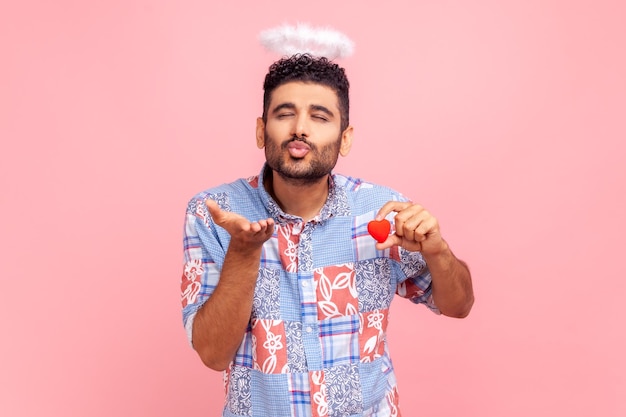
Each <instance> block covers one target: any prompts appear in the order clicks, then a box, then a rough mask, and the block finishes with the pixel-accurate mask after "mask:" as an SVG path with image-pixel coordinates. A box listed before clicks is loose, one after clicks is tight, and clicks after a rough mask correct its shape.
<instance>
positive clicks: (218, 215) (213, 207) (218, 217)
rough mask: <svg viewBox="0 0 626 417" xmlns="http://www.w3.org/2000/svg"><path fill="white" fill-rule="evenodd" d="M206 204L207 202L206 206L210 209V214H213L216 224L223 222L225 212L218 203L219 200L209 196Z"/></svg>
mask: <svg viewBox="0 0 626 417" xmlns="http://www.w3.org/2000/svg"><path fill="white" fill-rule="evenodd" d="M205 204H206V207H207V208H208V209H209V214H211V217H212V218H213V221H214V222H215V223H216V224H219V223H221V222H222V220H223V218H224V212H223V211H222V209H221V208H220V206H219V205H218V204H217V202H215V201H214V200H211V199H210V198H208V199H206V201H205Z"/></svg>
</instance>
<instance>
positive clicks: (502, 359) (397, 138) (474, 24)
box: [0, 0, 626, 417]
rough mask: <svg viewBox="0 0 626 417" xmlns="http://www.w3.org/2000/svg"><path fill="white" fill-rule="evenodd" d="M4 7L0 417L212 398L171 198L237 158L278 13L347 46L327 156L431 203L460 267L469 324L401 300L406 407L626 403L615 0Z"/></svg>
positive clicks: (244, 172) (622, 85)
mask: <svg viewBox="0 0 626 417" xmlns="http://www.w3.org/2000/svg"><path fill="white" fill-rule="evenodd" d="M4 3H5V4H3V5H2V6H1V7H0V58H1V60H2V63H1V65H0V80H1V81H0V140H1V144H2V151H1V152H0V184H1V192H0V210H1V216H0V236H1V238H0V239H1V245H2V247H1V251H0V253H1V254H2V255H1V259H2V260H1V262H0V298H1V302H0V326H1V327H0V328H1V331H2V335H3V336H2V337H3V339H2V343H1V344H0V358H1V359H0V415H2V416H22V417H31V416H64V417H74V416H90V417H101V416H183V415H185V416H216V415H217V413H218V410H219V409H220V408H221V400H222V392H221V377H220V375H219V374H217V373H214V372H212V371H210V370H208V369H206V368H203V366H202V365H201V363H200V361H199V360H198V359H197V357H196V355H195V353H194V352H193V351H192V350H191V349H190V348H189V347H188V346H187V344H186V341H185V336H184V332H183V328H182V324H181V317H180V308H179V294H178V286H179V277H180V274H181V259H182V254H181V233H182V221H183V214H184V209H185V205H186V202H187V200H188V198H189V197H191V195H193V194H194V193H195V192H197V191H200V190H201V189H203V188H205V187H208V186H210V185H215V184H219V183H222V182H224V181H230V180H232V179H235V178H238V177H241V176H248V175H251V174H255V173H257V172H258V169H259V167H260V163H261V162H262V160H263V156H262V153H261V152H260V151H258V150H257V149H256V146H255V143H254V127H255V117H256V116H257V115H259V113H260V109H261V107H260V106H261V82H262V78H263V75H264V74H265V71H266V69H267V66H268V65H269V64H270V63H271V62H272V60H273V59H274V58H276V57H275V56H273V55H271V54H269V53H266V52H265V51H263V50H262V48H261V47H260V46H259V44H258V42H257V40H256V35H257V33H258V32H259V31H261V30H262V29H266V28H268V27H272V26H275V25H278V24H281V23H284V22H290V23H295V22H297V21H302V22H309V23H312V24H319V25H326V24H328V25H331V26H334V27H336V28H338V29H341V30H342V31H344V32H345V33H346V34H348V35H349V36H350V37H352V39H353V40H354V41H355V42H356V53H355V55H354V56H353V57H352V58H349V59H347V60H344V61H342V64H343V65H345V67H346V68H347V70H348V74H349V76H350V77H351V81H352V87H353V90H352V98H353V113H352V122H353V124H354V125H355V128H356V135H357V136H356V142H355V144H354V147H353V152H352V153H351V155H350V156H349V157H348V158H345V159H342V160H341V161H340V165H339V167H338V171H340V172H344V173H348V174H351V175H356V176H362V177H364V178H367V179H369V180H372V181H376V182H381V183H385V184H388V185H391V186H393V187H394V188H397V189H399V190H402V191H403V192H405V193H406V194H407V195H409V196H410V197H412V198H413V199H414V200H416V201H419V202H421V203H423V204H424V205H426V206H427V207H428V208H429V209H430V210H431V211H432V212H433V213H435V214H436V215H437V216H438V217H439V219H440V222H441V223H442V228H443V232H444V234H445V236H447V239H448V240H449V241H450V242H451V244H452V245H453V248H454V249H455V251H456V253H457V255H459V256H460V257H461V258H463V259H465V260H466V261H468V262H469V264H470V265H471V267H472V271H473V274H474V279H475V289H476V295H477V302H476V305H475V308H474V311H473V312H472V314H471V315H470V317H469V318H467V319H465V320H462V321H459V320H453V319H447V318H442V317H435V316H434V315H431V314H430V313H428V312H427V310H426V309H424V308H421V307H418V308H414V307H413V306H410V305H409V304H408V303H407V302H401V300H397V301H396V303H397V304H395V306H394V308H395V310H393V311H392V314H393V315H392V324H391V334H390V342H391V349H392V354H393V355H394V360H395V364H396V367H397V369H398V374H399V379H400V390H401V391H400V394H401V404H402V406H403V409H404V413H405V415H406V416H409V417H410V416H438V417H444V416H455V417H456V416H481V417H496V416H498V417H499V416H508V417H516V416H520V417H521V416H528V415H533V416H569V417H588V416H592V415H602V416H606V417H617V416H624V415H626V400H625V398H626V396H624V393H625V392H626V376H625V375H626V363H625V359H624V353H623V352H624V351H626V341H625V337H624V328H625V320H624V319H625V313H624V307H623V304H622V300H623V298H624V291H625V290H626V285H625V282H626V280H625V279H624V278H625V277H624V275H625V274H624V268H623V265H624V254H623V249H624V247H625V245H624V240H623V235H624V233H626V221H625V220H624V212H625V211H626V204H625V202H624V201H625V197H624V196H625V195H626V185H625V183H626V168H625V163H624V160H625V156H626V145H624V143H625V139H626V76H625V75H624V74H626V60H625V53H624V51H625V50H626V25H625V24H624V18H625V16H626V7H625V6H624V3H623V2H621V1H618V0H616V1H613V2H611V1H608V0H604V1H602V0H598V1H593V2H592V1H548V0H541V1H540V0H524V1H521V0H520V1H508V2H503V1H497V0H491V1H487V0H482V1H452V0H451V1H408V0H407V1H393V0H392V1H387V2H376V5H375V6H368V5H367V3H368V2H364V1H345V0H344V1H336V0H328V1H326V0H322V1H319V2H315V3H310V2H300V3H297V2H295V3H294V2H292V1H275V2H271V4H270V3H269V2H249V4H248V3H244V4H245V6H243V5H242V4H239V2H210V1H179V2H169V1H165V0H154V1H148V0H124V1H121V0H116V1H113V0H111V1H106V2H105V1H102V2H95V1H86V2H76V1H67V0H66V1H63V0H60V1H55V2H51V1H33V0H29V1H20V2H12V3H10V2H4ZM371 3H374V2H371ZM383 3H384V4H385V6H382V5H381V4H383ZM394 311H395V312H394Z"/></svg>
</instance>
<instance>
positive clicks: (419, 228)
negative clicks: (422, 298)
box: [376, 201, 474, 318]
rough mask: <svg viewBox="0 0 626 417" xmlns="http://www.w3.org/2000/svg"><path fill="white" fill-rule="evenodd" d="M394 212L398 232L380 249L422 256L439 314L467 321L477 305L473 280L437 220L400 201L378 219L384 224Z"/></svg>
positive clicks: (421, 208) (412, 205) (391, 203)
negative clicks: (392, 248)
mask: <svg viewBox="0 0 626 417" xmlns="http://www.w3.org/2000/svg"><path fill="white" fill-rule="evenodd" d="M392 211H395V212H397V214H396V216H395V219H394V222H395V229H396V232H395V234H392V235H390V236H389V237H388V238H387V240H386V241H385V242H383V243H378V244H376V247H377V248H378V249H380V250H382V249H387V248H389V247H391V246H394V245H398V246H402V247H403V248H405V249H406V250H409V251H417V252H421V254H422V256H423V257H424V260H425V261H426V264H427V265H428V269H429V270H430V274H431V277H432V289H433V299H434V301H435V304H436V305H437V307H438V308H439V311H441V313H442V314H444V315H446V316H450V317H457V318H463V317H466V316H467V315H468V314H469V312H470V310H471V308H472V305H473V304H474V291H473V289H472V278H471V275H470V272H469V269H468V267H467V265H466V264H465V263H464V262H463V261H461V260H459V259H458V258H457V257H456V256H455V255H454V254H453V253H452V251H451V250H450V247H449V246H448V243H447V242H446V241H445V240H444V239H443V238H442V236H441V233H440V230H439V222H438V221H437V219H436V218H435V217H434V216H432V215H431V214H430V213H429V212H428V211H427V210H425V209H424V208H423V207H422V206H420V205H417V204H413V203H410V202H400V201H390V202H388V203H387V204H385V205H384V206H383V207H382V208H381V209H380V211H379V212H378V215H377V216H376V219H377V220H382V219H383V218H384V217H385V216H386V215H387V214H388V213H390V212H392Z"/></svg>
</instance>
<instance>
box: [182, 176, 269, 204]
mask: <svg viewBox="0 0 626 417" xmlns="http://www.w3.org/2000/svg"><path fill="white" fill-rule="evenodd" d="M258 185H259V176H258V175H256V176H251V177H247V178H239V179H238V180H236V181H233V182H229V183H224V184H221V185H218V186H214V187H211V188H207V189H205V190H202V191H200V192H198V193H197V194H195V195H194V196H193V197H191V199H189V202H188V204H187V212H189V213H195V212H196V211H197V209H198V206H204V202H205V201H206V200H207V199H211V200H215V201H217V202H218V204H219V205H220V206H221V207H222V208H223V209H228V207H229V205H230V202H231V201H232V200H233V199H240V198H243V199H246V198H250V197H251V196H253V195H256V194H258Z"/></svg>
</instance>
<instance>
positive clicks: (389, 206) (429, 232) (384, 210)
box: [376, 201, 446, 255]
mask: <svg viewBox="0 0 626 417" xmlns="http://www.w3.org/2000/svg"><path fill="white" fill-rule="evenodd" d="M392 211H395V212H396V213H398V214H396V216H395V218H394V224H395V229H396V231H395V233H394V234H392V235H389V237H388V238H387V240H385V241H384V242H382V243H377V244H376V248H377V249H379V250H383V249H387V248H390V247H392V246H394V245H398V246H401V247H403V248H404V249H406V250H409V251H413V252H422V254H424V255H430V254H437V253H439V252H441V251H442V250H444V249H445V248H446V243H445V241H444V240H443V238H442V237H441V233H440V231H439V222H438V221H437V219H436V218H435V217H434V216H433V215H432V214H430V213H429V212H428V211H427V210H426V209H425V208H424V207H422V206H420V205H419V204H413V203H411V202H401V201H389V202H387V203H386V204H385V205H384V206H382V207H381V208H380V210H379V211H378V214H377V215H376V220H382V219H384V218H385V217H386V216H387V214H389V213H391V212H392Z"/></svg>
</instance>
